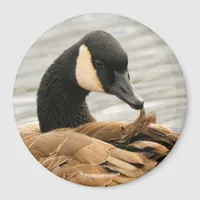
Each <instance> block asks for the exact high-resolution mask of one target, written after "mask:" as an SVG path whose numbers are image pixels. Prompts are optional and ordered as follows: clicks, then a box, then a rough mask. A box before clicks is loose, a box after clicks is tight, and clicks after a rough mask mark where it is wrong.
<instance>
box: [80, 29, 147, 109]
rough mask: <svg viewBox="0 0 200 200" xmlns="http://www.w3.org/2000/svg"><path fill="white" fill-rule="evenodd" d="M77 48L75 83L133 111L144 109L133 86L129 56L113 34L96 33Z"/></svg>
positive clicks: (90, 34)
mask: <svg viewBox="0 0 200 200" xmlns="http://www.w3.org/2000/svg"><path fill="white" fill-rule="evenodd" d="M78 45H79V54H78V58H77V62H76V80H77V82H78V84H79V86H81V87H82V88H84V89H86V90H89V91H98V92H105V93H109V94H113V95H115V96H117V97H118V98H120V99H121V100H123V101H124V102H126V103H127V104H129V105H130V106H131V107H132V108H134V109H142V108H143V100H142V99H141V97H139V95H137V93H136V92H135V91H134V89H133V88H132V86H131V83H130V77H129V72H128V69H127V65H128V57H127V54H126V52H125V51H124V50H123V48H122V47H121V45H120V44H119V42H118V41H117V40H116V39H115V38H114V37H113V36H112V35H111V34H109V33H106V32H104V31H93V32H91V33H89V34H87V35H85V36H84V37H83V38H82V39H81V40H80V41H79V42H78Z"/></svg>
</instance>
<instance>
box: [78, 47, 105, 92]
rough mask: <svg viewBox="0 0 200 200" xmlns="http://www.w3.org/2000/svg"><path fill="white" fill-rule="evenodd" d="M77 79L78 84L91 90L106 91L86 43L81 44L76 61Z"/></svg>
mask: <svg viewBox="0 0 200 200" xmlns="http://www.w3.org/2000/svg"><path fill="white" fill-rule="evenodd" d="M76 80H77V82H78V84H79V85H80V86H81V87H82V88H84V89H86V90H89V91H96V92H105V91H104V89H103V87H102V84H101V83H100V81H99V78H98V77H97V73H96V70H95V68H94V66H93V64H92V57H91V54H90V52H89V50H88V48H87V47H86V46H85V45H81V47H80V49H79V55H78V58H77V61H76Z"/></svg>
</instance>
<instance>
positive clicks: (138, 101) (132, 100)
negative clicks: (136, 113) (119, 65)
mask: <svg viewBox="0 0 200 200" xmlns="http://www.w3.org/2000/svg"><path fill="white" fill-rule="evenodd" d="M109 92H110V93H111V94H114V95H115V96H117V97H118V98H119V99H121V100H122V101H124V102H125V103H127V104H128V105H129V106H131V107H132V108H134V109H136V110H140V109H142V108H143V105H144V101H143V100H142V98H141V97H140V96H139V95H138V94H137V93H136V92H135V91H134V89H133V88H132V85H131V83H130V81H129V79H128V76H127V75H123V74H120V73H118V72H115V83H114V84H113V85H112V87H111V88H110V89H109Z"/></svg>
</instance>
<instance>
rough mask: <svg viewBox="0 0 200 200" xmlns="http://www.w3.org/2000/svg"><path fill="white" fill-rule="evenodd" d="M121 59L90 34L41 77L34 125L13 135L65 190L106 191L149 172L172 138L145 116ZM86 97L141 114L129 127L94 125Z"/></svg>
mask: <svg viewBox="0 0 200 200" xmlns="http://www.w3.org/2000/svg"><path fill="white" fill-rule="evenodd" d="M127 66H128V58H127V54H126V53H125V51H124V50H123V48H122V47H121V45H120V44H119V42H118V41H117V40H116V39H115V38H114V37H113V36H112V35H110V34H109V33H106V32H104V31H93V32H91V33H89V34H87V35H85V36H84V37H83V38H82V39H81V40H80V41H78V42H77V43H76V44H74V45H73V46H71V47H70V48H69V49H67V50H66V51H64V52H63V53H62V54H61V55H60V56H59V57H58V58H57V59H56V60H55V61H54V63H53V64H52V65H51V66H50V67H49V68H48V69H47V71H46V72H45V74H44V76H43V77H42V80H41V82H40V86H39V89H38V93H37V113H38V120H39V124H38V123H28V124H24V125H21V126H20V127H19V132H20V134H21V136H22V139H23V140H24V142H25V144H26V146H27V147H28V149H29V150H30V151H31V153H32V154H33V155H34V157H35V158H36V159H37V160H38V161H39V162H40V163H41V164H42V165H43V166H45V167H46V168H47V169H49V170H50V171H52V172H53V173H55V174H57V175H58V176H60V177H62V178H64V179H66V180H69V181H71V182H75V183H79V184H82V185H88V186H111V185H118V184H121V183H126V182H129V181H131V180H134V179H136V178H138V177H140V176H142V175H143V174H145V173H146V172H148V171H149V170H151V169H152V168H154V167H155V166H156V165H157V164H158V163H159V162H160V161H161V160H162V159H163V158H164V157H165V156H166V155H167V154H168V152H169V151H170V150H171V148H172V147H173V145H174V144H175V142H176V140H177V139H178V134H177V133H176V132H174V131H172V130H170V129H167V128H164V127H162V126H160V125H156V124H155V122H156V117H155V114H149V115H145V112H144V109H143V104H144V102H143V100H142V98H141V97H140V96H139V95H138V94H137V93H136V92H135V90H134V89H133V88H132V86H131V84H130V81H129V80H130V77H129V72H128V68H127ZM91 91H97V92H103V93H108V94H112V95H115V96H117V97H118V98H120V99H121V100H122V101H124V102H125V103H127V104H128V105H130V107H132V108H134V109H138V110H141V111H140V116H139V117H138V119H136V121H134V122H132V123H122V122H96V120H95V119H94V118H93V116H91V114H90V112H89V109H88V106H87V104H86V101H85V98H86V96H87V95H88V94H89V92H91Z"/></svg>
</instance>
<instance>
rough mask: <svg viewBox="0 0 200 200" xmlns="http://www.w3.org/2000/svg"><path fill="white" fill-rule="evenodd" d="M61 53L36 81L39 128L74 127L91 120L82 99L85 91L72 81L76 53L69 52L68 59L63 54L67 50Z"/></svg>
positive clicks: (48, 129)
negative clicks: (38, 80) (37, 83)
mask: <svg viewBox="0 0 200 200" xmlns="http://www.w3.org/2000/svg"><path fill="white" fill-rule="evenodd" d="M64 54H65V55H61V56H60V57H59V58H58V59H57V60H56V61H55V63H54V64H52V65H51V66H50V67H49V69H48V70H47V71H46V73H45V74H44V76H43V78H42V80H41V83H40V87H39V90H38V97H37V113H38V119H39V123H40V129H41V132H47V131H50V130H53V129H56V128H67V127H76V126H80V125H82V124H85V123H89V122H91V121H93V120H94V118H93V117H92V116H91V115H90V112H89V109H88V107H87V104H86V102H85V99H86V96H87V95H88V93H89V92H88V91H86V90H84V89H82V88H81V87H79V86H78V84H76V83H75V82H74V81H72V79H73V78H74V77H73V76H74V71H73V70H72V69H74V70H75V67H73V66H74V65H75V62H76V61H75V60H73V57H74V59H75V57H76V55H71V56H70V55H69V57H70V59H71V60H70V63H69V60H68V61H67V57H68V56H67V54H70V51H68V52H65V53H64ZM64 58H65V59H64ZM69 64H70V65H73V66H69ZM69 70H72V71H70V72H71V73H69ZM69 74H70V76H69Z"/></svg>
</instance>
